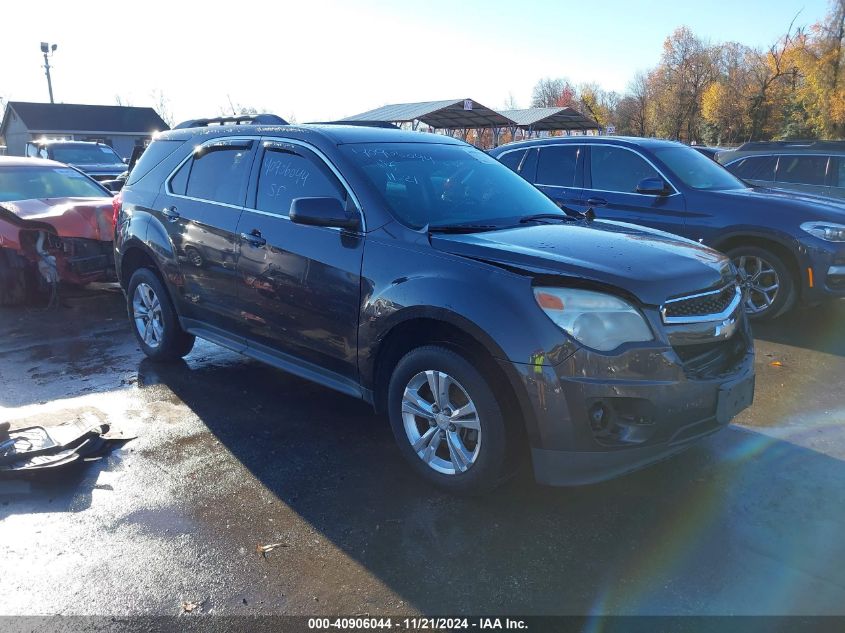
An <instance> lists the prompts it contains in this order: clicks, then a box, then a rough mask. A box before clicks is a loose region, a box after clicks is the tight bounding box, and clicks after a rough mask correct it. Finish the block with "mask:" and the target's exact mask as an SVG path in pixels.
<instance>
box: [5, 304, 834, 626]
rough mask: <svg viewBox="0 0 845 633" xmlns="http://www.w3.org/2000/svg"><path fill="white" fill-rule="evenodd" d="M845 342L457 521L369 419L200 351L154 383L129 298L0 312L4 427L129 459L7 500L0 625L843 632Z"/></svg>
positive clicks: (784, 322)
mask: <svg viewBox="0 0 845 633" xmlns="http://www.w3.org/2000/svg"><path fill="white" fill-rule="evenodd" d="M843 323H845V302H840V303H839V304H838V305H834V306H829V307H827V308H823V309H814V310H808V311H800V312H797V313H794V314H792V315H789V316H788V317H786V318H783V319H781V320H779V321H777V322H776V323H774V324H771V325H767V326H765V327H763V326H760V327H758V328H755V334H756V336H757V349H758V357H757V370H758V378H757V395H756V402H755V404H754V406H753V407H752V408H751V409H750V410H748V411H746V412H744V413H743V414H742V415H741V417H740V418H739V419H738V420H737V423H736V424H733V425H731V427H729V428H728V429H726V430H724V431H722V432H720V433H719V434H717V435H715V436H713V437H711V438H708V439H706V440H704V441H703V442H701V443H700V444H698V445H697V446H695V447H694V448H692V449H690V450H688V451H687V452H685V453H683V454H681V455H679V456H676V457H674V458H672V459H670V460H668V461H665V462H663V463H661V464H658V465H656V466H653V467H651V468H648V469H645V470H642V471H640V472H638V473H635V474H632V475H629V476H626V477H623V478H621V479H617V480H615V481H611V482H607V483H603V484H599V485H594V486H589V487H583V488H575V489H555V488H545V487H540V486H537V485H535V484H534V483H533V482H532V481H531V479H530V476H528V474H527V473H523V475H521V476H520V477H518V478H517V479H516V480H515V481H513V482H511V483H510V484H508V485H507V486H506V487H505V488H504V489H502V490H501V491H500V492H499V493H498V494H497V495H495V496H492V497H489V498H484V499H463V498H455V497H450V496H448V495H446V494H443V493H440V492H438V491H436V490H433V489H431V488H430V487H428V486H427V485H425V484H424V483H422V482H420V481H418V480H417V479H416V478H415V477H414V476H413V475H412V473H411V472H410V471H409V469H408V468H407V467H406V466H405V465H404V463H403V462H402V461H401V458H400V456H399V454H398V452H397V451H396V449H395V448H394V444H393V439H392V436H391V434H390V430H389V428H388V426H387V423H386V422H385V421H384V420H383V419H381V418H378V417H376V416H374V415H373V414H372V412H371V410H370V409H368V407H367V406H366V405H364V404H363V403H360V402H357V401H356V400H353V399H351V398H348V397H346V396H342V395H339V394H336V393H334V392H331V391H328V390H326V389H323V388H320V387H317V386H315V385H311V384H309V383H306V382H304V381H302V380H299V379H297V378H293V377H291V376H288V375H286V374H283V373H281V372H279V371H276V370H274V369H271V368H267V367H264V366H262V365H259V364H258V363H256V362H253V361H250V360H247V359H245V358H242V357H239V356H237V355H236V354H232V353H230V352H227V351H225V350H223V349H221V348H219V347H216V346H214V345H212V344H209V343H202V342H200V343H198V344H197V346H196V348H195V349H194V351H193V352H192V353H191V354H190V355H189V356H188V357H187V359H186V360H185V362H183V363H179V364H176V365H171V366H166V367H162V366H156V365H153V364H151V363H149V362H148V361H146V360H144V358H143V356H142V354H141V353H140V352H139V350H138V348H137V346H136V344H135V341H134V339H133V338H132V336H131V333H130V331H129V326H128V323H127V321H126V319H125V314H124V310H123V305H122V297H121V296H120V295H118V294H116V293H111V294H108V293H107V294H102V295H93V296H90V297H84V298H81V299H77V300H75V301H74V302H73V303H72V305H71V307H65V308H63V309H61V310H59V311H56V312H26V311H19V310H0V332H2V337H0V421H3V420H11V421H13V422H14V423H15V425H22V424H28V423H33V422H36V423H39V424H56V423H60V422H62V421H65V420H68V419H75V418H82V419H90V420H92V421H94V422H97V421H106V422H109V423H110V424H112V425H113V427H115V428H117V429H120V430H121V431H123V432H124V433H126V434H131V435H137V436H138V437H137V439H135V440H133V441H131V442H129V443H126V444H125V445H124V446H123V447H122V448H119V449H117V450H115V451H113V452H112V453H110V454H109V455H108V456H107V457H106V458H104V459H102V460H100V461H97V462H93V463H89V464H85V465H84V466H83V467H82V468H80V469H77V470H75V471H72V472H69V473H67V474H63V475H62V476H61V478H59V479H58V480H56V478H53V479H47V480H35V481H23V480H0V569H2V593H0V614H98V615H103V614H113V615H133V614H178V613H179V612H180V611H181V610H182V607H181V605H182V603H183V602H194V603H201V607H200V608H199V609H198V610H201V611H202V612H203V613H218V614H282V613H285V614H344V615H352V614H364V613H369V614H392V615H398V614H413V613H420V612H421V613H439V614H444V615H445V614H461V613H466V614H479V613H489V614H506V613H513V614H516V613H519V614H525V615H528V614H581V615H584V614H631V613H636V614H680V615H683V614H845V565H843V564H842V561H843V560H845V537H843V526H845V396H843V394H844V393H845V328H843V327H842V324H843ZM265 544H280V545H279V546H278V547H276V548H275V549H272V551H269V552H267V553H265V554H261V553H259V552H257V551H256V547H257V546H259V545H265Z"/></svg>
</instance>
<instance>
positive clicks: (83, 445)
mask: <svg viewBox="0 0 845 633" xmlns="http://www.w3.org/2000/svg"><path fill="white" fill-rule="evenodd" d="M130 439H133V438H132V437H130V436H124V435H122V434H120V433H114V432H112V433H110V427H109V425H108V424H93V425H92V424H91V422H90V421H85V420H76V421H74V422H68V423H65V424H60V425H58V426H51V427H49V428H45V427H43V426H29V427H25V428H21V429H14V430H11V428H10V425H9V423H4V424H2V425H0V474H9V473H14V474H18V475H20V474H26V473H30V472H37V471H46V470H55V469H58V468H61V467H63V466H68V465H70V464H74V463H78V462H81V461H93V460H96V459H99V458H100V457H102V456H103V455H104V454H105V453H106V452H107V451H108V449H109V448H111V446H112V445H113V444H114V443H116V442H123V441H127V440H130Z"/></svg>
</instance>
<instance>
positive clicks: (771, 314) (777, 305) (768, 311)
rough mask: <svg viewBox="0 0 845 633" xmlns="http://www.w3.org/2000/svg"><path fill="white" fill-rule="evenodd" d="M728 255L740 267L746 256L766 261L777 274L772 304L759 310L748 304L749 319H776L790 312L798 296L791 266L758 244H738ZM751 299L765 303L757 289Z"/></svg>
mask: <svg viewBox="0 0 845 633" xmlns="http://www.w3.org/2000/svg"><path fill="white" fill-rule="evenodd" d="M726 255H727V256H728V257H730V258H731V261H732V262H734V264H735V265H736V266H737V268H738V269H739V262H740V261H741V258H743V257H744V258H746V262H747V263H748V262H752V261H754V260H760V261H762V262H765V263H766V264H768V266H769V267H770V268H771V270H772V271H773V274H774V275H777V283H778V284H779V288H778V290H777V292H776V293H775V294H774V296H773V297H771V304H770V305H769V306H768V307H766V308H764V309H761V310H760V311H759V312H756V311H753V310H752V309H751V307H750V306H748V305H746V312H747V313H748V318H749V319H751V320H752V321H768V320H771V319H775V318H777V317H779V316H781V315H782V314H784V313H786V312H788V311H789V310H790V309H791V308H792V307H793V306H794V305H795V300H796V298H797V290H796V287H795V279H794V278H793V276H792V273H791V272H790V270H789V267H788V266H787V265H786V264H785V263H784V261H783V259H781V258H780V257H779V256H778V255H775V254H774V253H773V252H771V251H769V250H766V249H764V248H760V247H758V246H738V247H736V248H732V249H731V250H729V251H727V253H726ZM751 268H752V270H753V266H751ZM742 274H743V271H742V270H740V275H742ZM771 274H772V273H768V277H767V278H771ZM748 292H749V289H746V293H748ZM750 300H751V302H752V303H755V304H757V305H758V306H761V305H762V303H763V299H762V295H761V293H759V292H757V291H751V299H750Z"/></svg>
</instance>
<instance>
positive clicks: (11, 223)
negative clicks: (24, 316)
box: [0, 156, 114, 305]
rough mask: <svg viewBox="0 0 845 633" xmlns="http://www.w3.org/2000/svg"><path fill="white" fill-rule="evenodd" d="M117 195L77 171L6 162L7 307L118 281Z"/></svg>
mask: <svg viewBox="0 0 845 633" xmlns="http://www.w3.org/2000/svg"><path fill="white" fill-rule="evenodd" d="M113 240H114V207H113V204H112V196H111V193H110V192H109V191H108V190H107V189H105V188H103V187H102V186H101V185H100V184H98V183H97V182H96V181H95V180H93V179H91V178H89V177H88V176H86V175H85V174H83V173H82V172H80V171H79V170H77V169H74V168H73V167H69V166H67V165H63V164H62V163H57V162H55V161H51V160H41V159H34V158H15V157H10V156H0V305H17V304H22V303H26V302H28V301H32V300H33V299H35V297H37V296H38V295H39V294H51V296H52V297H53V299H54V298H55V296H56V290H57V288H58V286H59V283H60V282H62V283H70V284H75V285H84V284H88V283H91V282H94V281H108V280H111V279H114V257H113V254H112V242H113Z"/></svg>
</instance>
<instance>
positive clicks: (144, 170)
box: [126, 141, 185, 185]
mask: <svg viewBox="0 0 845 633" xmlns="http://www.w3.org/2000/svg"><path fill="white" fill-rule="evenodd" d="M184 142H185V141H153V142H152V144H151V145H150V146H149V147H147V149H145V150H144V153H143V154H141V157H140V158H139V159H138V162H136V163H135V166H134V167H133V168H132V171H131V172H130V173H129V178H128V179H127V180H126V184H127V185H133V184H135V183H136V182H138V181H139V180H141V178H143V177H144V176H146V175H147V174H148V173H150V172H151V171H152V170H153V168H155V167H157V166H158V165H159V164H161V161H163V160H164V159H165V158H167V157H168V156H170V155H171V154H172V153H173V152H175V151H176V150H177V149H179V147H180V146H181V145H182V144H183V143H184Z"/></svg>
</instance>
